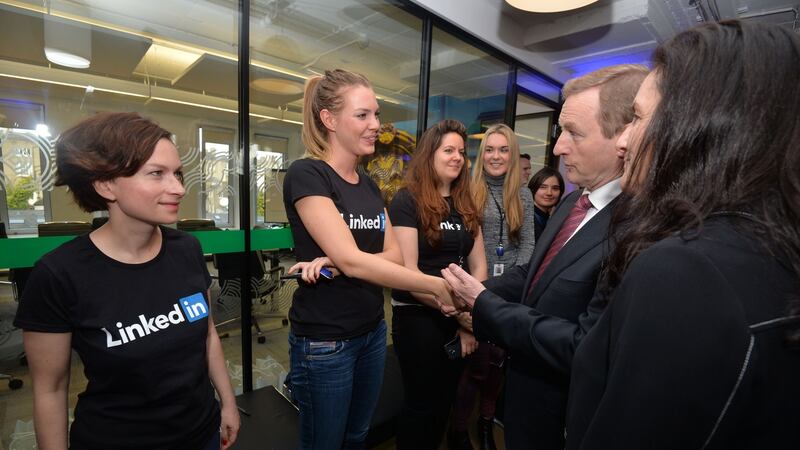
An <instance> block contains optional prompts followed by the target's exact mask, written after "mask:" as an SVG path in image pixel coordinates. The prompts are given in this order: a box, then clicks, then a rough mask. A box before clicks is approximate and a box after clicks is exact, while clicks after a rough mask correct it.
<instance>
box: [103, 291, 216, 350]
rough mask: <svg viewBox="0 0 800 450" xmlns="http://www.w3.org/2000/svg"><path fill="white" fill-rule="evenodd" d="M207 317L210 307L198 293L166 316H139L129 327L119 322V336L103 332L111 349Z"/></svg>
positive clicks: (179, 301)
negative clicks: (173, 326)
mask: <svg viewBox="0 0 800 450" xmlns="http://www.w3.org/2000/svg"><path fill="white" fill-rule="evenodd" d="M205 317H208V305H207V304H206V301H205V298H204V297H203V294H201V293H199V292H198V293H196V294H193V295H190V296H189V297H184V298H182V299H180V300H178V303H175V304H174V305H172V310H171V311H170V312H168V313H166V314H159V315H157V316H155V317H147V316H145V315H144V314H139V317H138V319H139V321H138V322H134V323H132V324H130V325H127V326H123V325H122V322H117V323H116V326H117V329H116V334H117V336H115V335H114V334H112V333H111V332H110V331H108V330H107V329H106V328H105V327H103V328H101V330H103V332H104V333H105V334H106V346H107V347H108V348H111V347H117V346H120V345H123V344H127V343H129V342H133V341H135V340H136V339H139V338H143V337H145V336H148V335H150V334H153V333H157V332H159V331H161V330H165V329H167V328H169V327H170V326H172V325H179V324H181V323H184V322H189V323H191V322H196V321H198V320H200V319H203V318H205ZM117 338H119V339H117Z"/></svg>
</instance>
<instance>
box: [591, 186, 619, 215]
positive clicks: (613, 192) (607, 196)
mask: <svg viewBox="0 0 800 450" xmlns="http://www.w3.org/2000/svg"><path fill="white" fill-rule="evenodd" d="M621 192H622V187H621V186H620V179H619V178H616V179H614V180H611V181H609V182H608V183H606V184H604V185H602V186H600V187H599V188H597V189H595V190H593V191H589V190H588V189H584V190H583V193H584V194H589V200H590V201H591V202H592V208H594V209H596V210H598V211H600V210H601V209H603V208H605V207H606V206H608V204H609V203H611V201H613V200H614V199H615V198H617V196H618V195H619V194H620V193H621Z"/></svg>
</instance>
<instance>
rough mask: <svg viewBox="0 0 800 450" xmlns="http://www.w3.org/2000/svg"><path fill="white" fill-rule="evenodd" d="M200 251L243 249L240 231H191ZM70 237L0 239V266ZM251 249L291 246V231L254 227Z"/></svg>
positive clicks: (30, 261) (19, 263)
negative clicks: (198, 242)
mask: <svg viewBox="0 0 800 450" xmlns="http://www.w3.org/2000/svg"><path fill="white" fill-rule="evenodd" d="M190 234H193V235H194V236H195V237H197V240H199V241H200V245H201V246H202V247H203V253H235V252H241V251H244V231H243V230H221V231H192V232H190ZM74 238H75V237H74V236H46V237H25V238H12V239H0V268H4V269H15V268H19V267H31V266H33V265H34V263H36V261H38V260H39V258H41V257H42V255H44V254H45V253H47V252H49V251H51V250H53V249H54V248H56V247H58V246H59V245H61V244H63V243H64V242H67V241H69V240H72V239H74ZM250 244H251V245H250V247H251V250H277V249H285V248H294V240H293V239H292V230H291V229H290V228H288V227H286V228H272V229H263V230H262V229H254V230H252V231H251V233H250Z"/></svg>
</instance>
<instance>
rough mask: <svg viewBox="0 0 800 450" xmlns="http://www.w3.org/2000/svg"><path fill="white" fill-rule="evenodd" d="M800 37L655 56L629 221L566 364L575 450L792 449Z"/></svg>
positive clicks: (688, 45) (632, 149) (702, 41)
mask: <svg viewBox="0 0 800 450" xmlns="http://www.w3.org/2000/svg"><path fill="white" fill-rule="evenodd" d="M799 73H800V36H798V35H797V34H795V33H793V32H792V31H791V30H789V29H786V28H781V27H770V26H765V25H760V24H748V23H742V22H738V21H729V22H722V23H719V24H707V25H703V26H700V27H697V28H695V29H692V30H689V31H686V32H683V33H681V34H679V35H677V36H676V37H674V38H673V39H672V40H670V41H668V42H667V43H665V44H663V45H662V46H661V47H659V48H658V49H657V50H656V52H655V55H654V70H653V72H652V74H651V75H649V76H648V77H647V79H646V80H645V82H644V83H643V84H642V86H641V88H640V90H639V93H638V95H637V97H636V101H635V103H634V112H635V119H634V122H633V124H632V125H631V126H630V128H629V130H628V131H627V132H626V133H625V134H624V135H623V136H622V137H621V138H620V142H619V144H618V145H619V146H620V147H622V148H625V149H627V150H628V152H629V153H628V158H627V159H628V164H626V169H625V175H624V176H623V185H628V186H634V187H636V188H637V189H634V191H638V192H639V193H638V194H636V195H635V196H634V197H633V199H632V201H631V203H630V206H629V208H628V211H626V215H628V216H629V217H635V218H636V221H635V222H633V223H629V224H628V225H627V226H625V227H624V229H622V230H621V234H619V235H617V236H618V239H616V241H617V242H616V249H615V251H614V253H613V254H612V259H611V261H610V264H609V267H608V281H609V288H610V289H611V290H613V294H612V295H611V298H610V302H609V305H608V309H607V310H606V311H605V313H604V315H603V317H602V318H601V319H600V320H599V321H598V323H597V324H596V325H595V327H594V328H593V329H592V330H591V331H590V332H589V334H588V335H587V336H586V338H585V339H584V340H583V342H582V344H581V346H580V347H579V348H578V351H577V353H576V356H575V360H574V363H573V372H572V381H571V389H570V396H569V398H570V405H569V416H568V422H567V448H568V449H595V448H596V449H607V448H614V449H642V448H648V449H662V448H663V449H675V448H680V449H693V448H704V449H711V448H724V449H731V448H743V449H744V448H747V449H756V448H758V449H761V448H769V449H777V448H782V449H783V448H786V449H788V448H797V445H798V444H797V443H798V442H800V429H799V428H798V427H797V424H798V423H800V403H798V399H800V383H798V380H800V352H799V351H798V346H797V344H798V341H799V340H800V339H798V338H799V337H800V336H798V327H799V326H800V308H798V296H799V295H800V217H798V215H799V214H800V175H798V174H800V84H798V83H797V75H798V74H799Z"/></svg>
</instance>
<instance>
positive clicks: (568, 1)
mask: <svg viewBox="0 0 800 450" xmlns="http://www.w3.org/2000/svg"><path fill="white" fill-rule="evenodd" d="M596 1H597V0H506V3H508V4H509V5H511V6H513V7H514V8H517V9H521V10H523V11H530V12H537V13H554V12H561V11H569V10H571V9H577V8H580V7H582V6H586V5H589V4H592V3H594V2H596Z"/></svg>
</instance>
